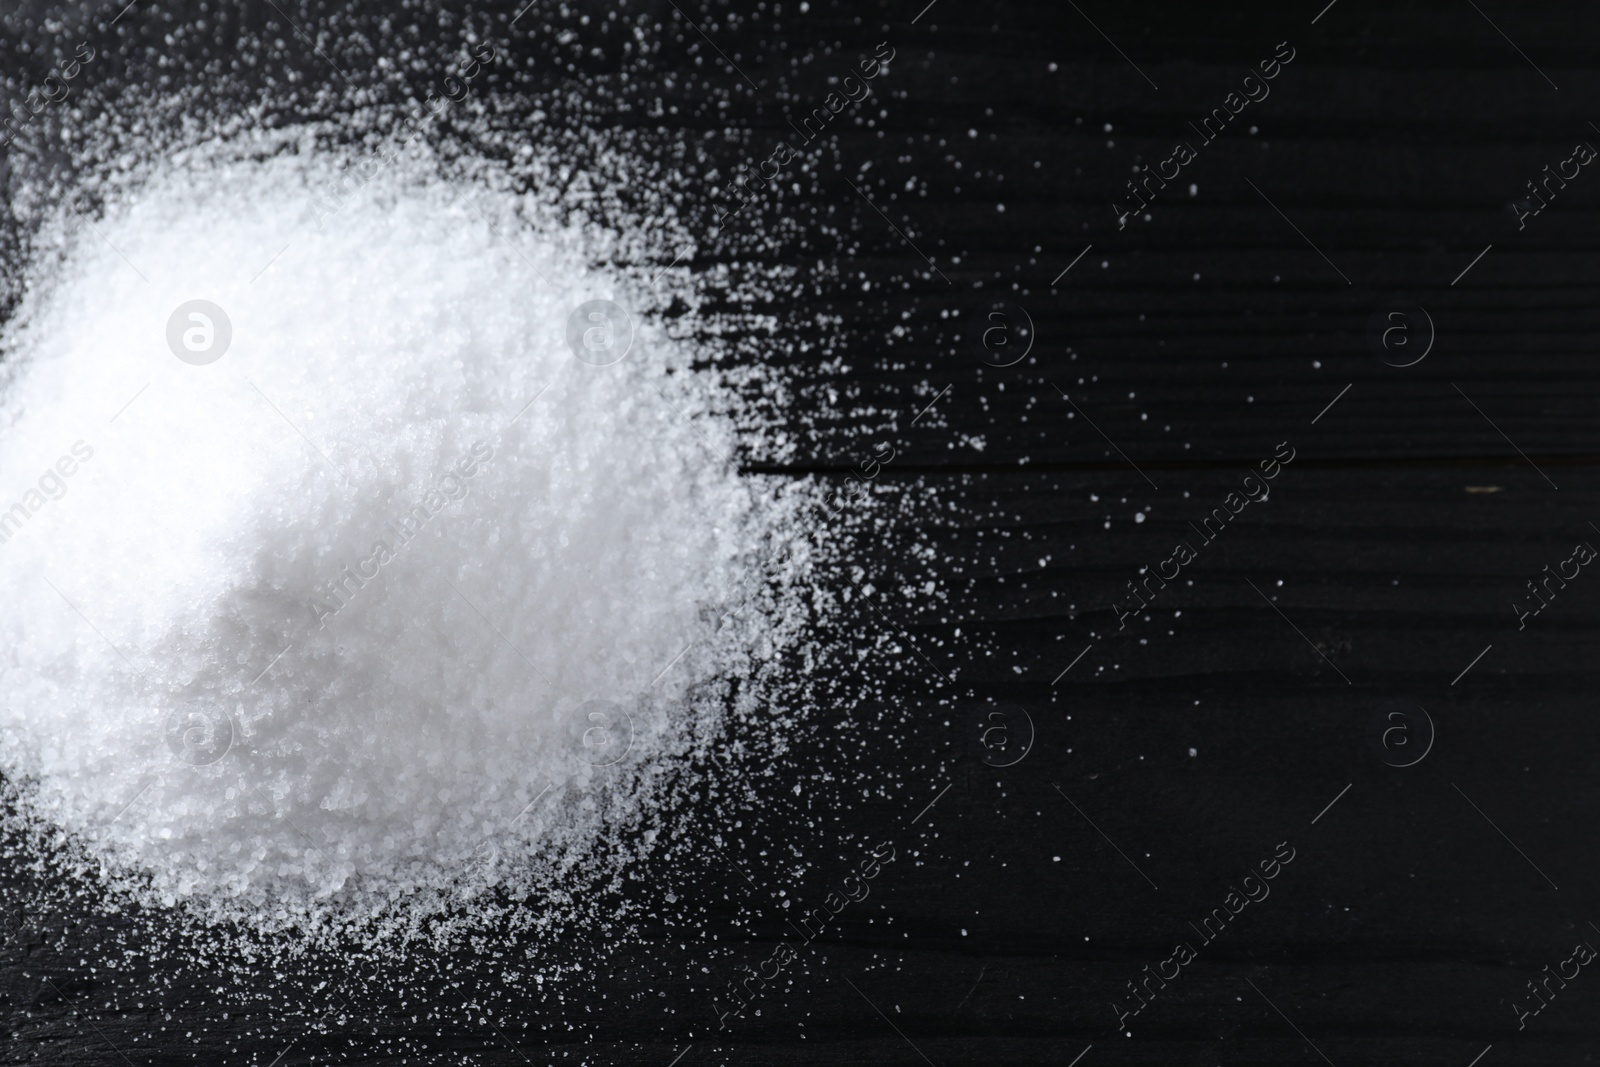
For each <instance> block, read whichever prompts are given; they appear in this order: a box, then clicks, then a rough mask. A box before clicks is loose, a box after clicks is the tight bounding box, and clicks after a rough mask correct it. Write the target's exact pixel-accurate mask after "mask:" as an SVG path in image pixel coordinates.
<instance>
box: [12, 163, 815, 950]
mask: <svg viewBox="0 0 1600 1067" xmlns="http://www.w3.org/2000/svg"><path fill="white" fill-rule="evenodd" d="M301 147H303V146H301V145H298V144H297V142H296V140H295V137H294V136H293V135H292V134H291V135H285V136H278V137H275V138H272V139H271V140H270V141H269V140H267V139H264V138H258V139H257V141H256V142H255V143H252V144H249V145H246V146H240V145H227V144H222V145H216V144H214V145H210V146H208V147H206V148H205V149H202V150H195V151H191V152H189V153H187V154H185V155H182V156H180V157H178V158H177V159H172V160H167V161H165V162H164V163H163V165H162V166H161V167H159V168H156V169H155V171H154V173H153V174H152V175H149V176H145V177H141V178H140V179H139V180H136V181H130V182H128V183H126V185H125V186H124V187H123V188H121V189H117V190H112V191H110V192H109V193H108V206H107V207H106V209H105V212H104V216H103V217H102V218H99V219H98V220H97V221H96V222H94V223H93V224H92V226H84V225H76V226H69V227H67V228H66V229H65V231H64V236H63V237H62V238H61V241H60V244H59V245H58V246H57V247H56V248H55V249H54V250H53V251H52V252H51V254H50V256H48V257H45V256H41V257H40V258H39V261H38V263H37V264H36V265H35V267H34V276H33V282H32V288H31V291H30V292H29V294H28V297H27V300H26V301H25V303H24V306H23V309H22V311H21V313H20V314H19V315H18V316H17V318H16V319H15V321H14V322H13V325H12V326H11V328H10V330H9V335H8V337H7V339H6V345H7V347H6V351H5V362H4V364H3V366H4V372H5V381H4V389H3V394H0V508H10V511H9V512H6V513H5V515H7V516H9V517H10V519H11V521H10V522H9V523H6V524H5V525H0V533H3V534H5V538H6V539H5V541H4V543H0V601H3V602H4V603H5V604H6V606H7V607H6V611H5V612H3V613H0V764H3V770H4V773H5V775H6V777H7V779H9V780H10V781H11V782H12V783H13V785H14V786H15V787H16V788H18V789H20V791H21V795H22V801H23V808H24V810H25V811H26V812H28V813H29V814H30V815H31V817H33V818H34V819H36V820H39V821H40V822H41V824H44V825H49V826H53V827H57V828H60V829H62V830H65V831H67V832H68V834H69V835H70V840H71V842H72V847H73V848H74V849H76V850H77V851H78V854H79V855H80V856H81V857H82V858H83V859H84V860H85V861H86V863H87V865H88V866H89V867H90V868H95V867H98V868H99V869H100V870H101V871H102V873H103V875H104V876H105V877H106V878H108V879H109V881H110V882H111V883H112V884H113V885H115V886H117V887H119V888H120V890H121V891H122V892H124V893H128V894H131V895H133V896H134V897H135V898H137V899H139V900H141V901H143V902H144V903H146V904H155V905H163V906H170V905H182V906H184V907H185V908H187V909H189V910H190V911H191V912H192V913H195V914H198V915H201V916H204V917H208V918H210V919H213V920H216V919H228V920H234V921H240V922H244V923H246V924H249V925H253V926H255V927H257V928H260V929H275V928H276V929H281V928H288V927H294V928H300V929H313V928H330V927H338V926H340V925H341V924H354V925H366V926H371V925H373V924H375V923H383V922H388V923H392V924H399V925H402V926H404V925H407V924H408V923H414V922H415V921H416V919H417V917H418V916H419V915H422V914H425V913H434V914H438V913H444V914H451V915H457V916H459V915H460V914H462V912H463V908H462V902H463V901H470V900H477V899H486V898H488V897H490V896H495V897H509V898H511V899H518V898H521V897H525V896H526V895H527V894H528V893H529V892H530V891H532V890H533V889H534V888H535V887H536V886H537V885H540V884H548V883H550V882H552V881H559V880H560V879H562V878H563V877H566V876H568V875H571V874H572V872H573V871H574V870H575V869H576V867H577V866H578V865H579V864H580V863H581V862H582V861H583V858H584V857H586V856H592V855H594V854H595V853H596V852H597V851H598V852H602V853H603V852H606V851H608V850H610V851H614V852H616V854H617V855H619V856H620V855H621V854H622V853H623V852H625V851H627V850H630V849H640V848H648V847H649V843H650V841H651V839H652V838H653V837H654V835H655V833H656V829H655V828H654V824H655V819H656V817H657V816H658V815H659V813H660V812H661V811H662V810H664V809H665V808H666V807H668V806H670V802H671V796H672V792H671V791H672V789H673V785H672V783H673V782H674V781H675V780H677V778H678V777H679V775H678V774H677V772H676V771H675V768H681V767H683V766H686V765H689V764H692V763H694V762H695V761H696V760H698V759H700V758H701V757H702V756H703V754H704V752H705V751H706V749H707V746H709V745H710V744H712V743H713V741H715V740H716V739H717V738H718V737H719V736H720V735H721V734H722V733H723V732H724V731H725V730H726V729H727V728H728V725H729V721H730V720H729V718H728V716H730V715H734V716H737V715H739V714H750V713H752V709H753V708H755V707H757V706H759V705H760V703H761V701H762V698H763V692H764V681H763V680H764V679H765V678H766V677H767V675H768V674H769V673H770V670H769V669H770V668H771V666H772V664H774V663H775V662H776V661H777V660H778V659H779V658H781V657H783V656H784V655H786V654H789V653H790V652H791V651H792V650H793V648H794V646H796V645H797V644H798V643H799V642H798V637H797V635H798V634H799V632H800V630H801V628H802V626H804V625H805V624H806V623H807V619H808V615H809V614H810V613H814V612H816V611H817V610H820V607H821V605H822V604H823V603H824V598H822V597H820V596H819V595H817V594H816V593H815V591H814V590H810V589H809V588H808V583H809V582H810V576H811V572H812V569H813V567H814V566H815V564H816V560H815V552H816V551H817V549H816V547H815V542H814V541H813V540H812V539H811V538H812V534H813V532H814V531H813V530H812V529H811V528H810V526H809V524H807V523H806V522H804V521H803V520H802V518H801V516H802V514H803V513H805V512H807V510H808V509H809V508H810V506H811V502H810V500H809V493H810V490H809V489H808V488H806V487H805V486H804V485H802V484H795V483H790V482H779V481H778V480H774V479H763V478H759V477H752V476H747V475H741V474H740V473H739V471H738V469H737V466H736V464H735V460H734V454H735V451H736V449H737V448H738V445H739V439H740V436H741V434H742V433H743V432H744V431H746V430H751V431H754V432H758V433H759V432H761V431H760V428H759V427H757V426H755V425H754V424H752V423H748V422H744V423H742V422H741V416H740V414H739V401H738V397H739V395H740V391H741V389H742V388H743V389H747V388H748V386H749V385H750V384H751V383H750V382H749V381H748V380H744V381H739V382H735V381H733V379H732V378H731V377H730V376H726V375H723V374H720V373H719V372H718V371H717V369H716V366H715V363H716V353H715V352H711V351H706V350H703V349H701V348H698V347H697V345H696V344H695V343H694V342H692V341H690V340H686V339H685V338H684V337H683V336H682V335H681V331H679V333H678V334H677V335H674V333H673V332H672V331H670V330H668V329H667V328H666V326H665V325H664V323H663V320H662V319H661V317H660V310H661V309H662V308H665V307H666V306H667V305H668V304H669V302H671V301H674V300H676V301H677V302H678V303H679V305H680V306H689V307H691V308H692V307H693V293H692V292H685V291H682V290H681V289H680V290H672V287H673V285H674V284H675V283H674V282H673V280H672V279H671V278H667V279H662V278H660V277H657V278H656V279H654V280H653V281H652V279H651V278H650V277H648V276H645V277H642V278H641V277H640V276H638V273H637V272H634V271H630V270H628V269H626V268H624V267H621V266H618V265H617V264H619V263H621V262H625V261H626V258H627V257H626V255H625V250H626V245H627V238H626V237H624V236H623V235H619V234H618V233H616V232H613V231H609V230H607V229H605V228H604V227H602V226H600V225H599V224H597V223H595V222H592V221H589V220H585V219H583V218H581V217H574V216H573V215H572V214H570V213H562V212H560V211H558V210H557V209H556V205H554V204H551V203H548V202H546V201H545V200H543V199H541V197H540V196H539V195H538V193H537V192H536V191H535V192H519V191H516V184H517V183H513V182H511V181H508V180H506V178H505V175H504V174H502V173H500V172H499V171H497V170H496V169H495V168H494V167H491V166H488V165H486V164H483V165H475V166H473V167H465V166H457V167H456V168H455V170H454V172H453V173H447V172H446V169H445V167H444V166H443V165H442V164H440V163H439V162H438V161H436V160H435V159H433V158H432V157H431V156H430V155H429V154H428V153H426V152H425V151H423V150H421V149H413V150H409V151H407V152H406V153H404V154H403V156H402V157H401V158H400V159H399V160H397V161H395V162H394V163H392V164H389V165H387V166H385V167H382V168H379V169H378V171H377V173H372V174H368V175H367V176H366V177H365V178H364V180H363V182H362V183H360V184H359V186H357V187H352V185H353V183H349V182H347V183H346V184H345V186H344V187H343V191H342V195H341V196H340V198H339V199H338V200H337V201H336V202H335V201H332V200H330V199H329V198H328V197H327V196H326V195H325V193H326V190H327V189H329V188H330V187H337V186H338V182H339V179H340V176H341V173H347V172H342V171H341V169H340V168H341V165H342V164H345V163H348V162H351V160H349V159H346V160H337V159H335V160H332V161H330V160H329V159H328V157H327V154H326V153H325V152H324V153H322V154H316V155H314V154H312V153H309V152H305V151H302V150H301ZM319 205H320V206H319ZM330 207H336V210H329V208H330ZM602 264H606V265H608V266H601V265H602ZM662 290H669V291H667V292H663V291H662ZM197 301H199V302H203V303H196V302H197ZM575 311H576V312H578V314H577V315H576V316H575V315H574V312H575ZM197 316H198V317H197ZM596 316H598V317H596ZM592 331H599V332H598V333H596V332H592ZM608 346H609V347H608ZM219 350H220V354H219ZM624 350H625V354H624V355H622V356H621V357H620V358H615V359H613V357H616V356H617V353H618V352H621V351H624ZM744 373H745V374H746V377H747V378H748V375H749V372H748V371H746V372H744ZM756 384H757V385H758V386H759V384H760V383H759V382H757V383H756ZM64 459H65V460H66V462H63V460H64ZM69 471H70V473H69ZM13 505H15V506H13ZM774 728H776V724H774ZM624 830H625V831H626V835H625V838H624V835H623V833H622V832H621V831H624ZM624 839H625V840H626V841H627V843H626V844H624V843H623V841H624ZM491 890H492V892H488V891H491Z"/></svg>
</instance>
